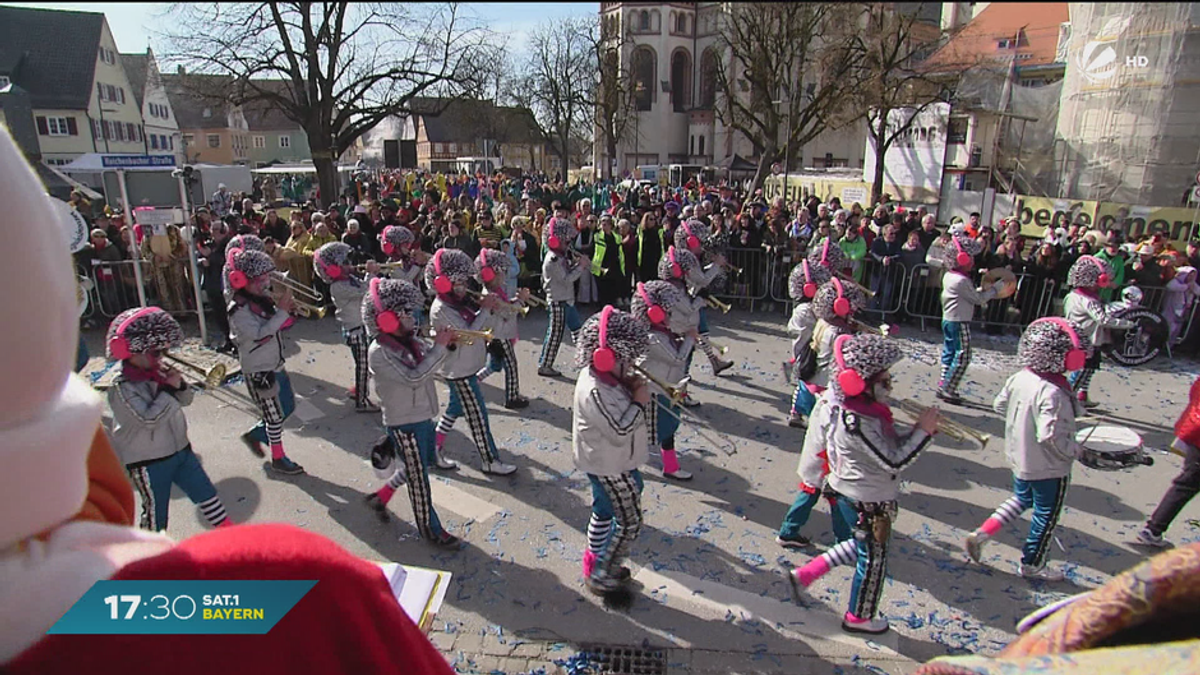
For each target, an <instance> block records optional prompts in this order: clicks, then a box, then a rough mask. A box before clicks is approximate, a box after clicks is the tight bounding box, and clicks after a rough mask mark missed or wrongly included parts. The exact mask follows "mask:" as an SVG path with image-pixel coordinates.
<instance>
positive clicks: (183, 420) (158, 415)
mask: <svg viewBox="0 0 1200 675" xmlns="http://www.w3.org/2000/svg"><path fill="white" fill-rule="evenodd" d="M191 402H192V389H191V387H189V386H188V385H187V383H186V382H184V385H183V389H181V390H178V391H174V392H172V391H171V390H170V389H169V388H166V387H163V386H162V385H160V384H159V383H157V382H153V381H145V382H131V381H129V380H125V379H120V378H118V379H117V381H116V383H115V384H113V386H111V387H109V389H108V406H109V408H111V409H112V414H113V432H112V446H113V450H116V452H117V456H118V457H120V458H121V463H122V464H125V465H126V466H128V465H130V464H137V463H138V462H148V461H150V460H153V459H162V458H164V457H170V456H171V455H173V454H175V453H177V452H179V451H180V450H182V449H184V448H186V447H187V446H188V443H189V442H190V441H188V433H187V417H186V416H185V415H184V414H183V406H185V405H188V404H190V403H191Z"/></svg>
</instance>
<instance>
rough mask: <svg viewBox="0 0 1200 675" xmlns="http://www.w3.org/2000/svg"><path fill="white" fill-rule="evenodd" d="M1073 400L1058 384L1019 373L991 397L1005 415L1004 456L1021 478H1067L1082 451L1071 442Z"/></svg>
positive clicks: (1073, 415) (1029, 372)
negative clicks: (993, 397) (994, 398)
mask: <svg viewBox="0 0 1200 675" xmlns="http://www.w3.org/2000/svg"><path fill="white" fill-rule="evenodd" d="M1077 405H1078V401H1076V399H1075V397H1074V396H1072V395H1071V392H1070V391H1069V390H1068V389H1066V388H1065V387H1064V386H1060V385H1058V384H1055V383H1054V382H1051V381H1050V380H1047V379H1046V378H1044V377H1042V376H1040V375H1038V374H1037V373H1035V372H1033V371H1031V370H1028V369H1024V370H1020V371H1018V372H1017V373H1015V374H1013V375H1012V377H1009V378H1008V381H1007V382H1005V383H1004V388H1003V389H1001V390H1000V393H999V394H997V395H996V400H995V401H994V402H993V403H992V408H993V409H994V410H995V411H996V412H998V413H1000V414H1002V415H1004V452H1005V454H1007V455H1008V463H1009V464H1010V465H1012V468H1013V474H1014V475H1016V477H1017V478H1020V479H1021V480H1044V479H1047V478H1062V477H1064V476H1069V475H1071V465H1072V463H1073V462H1074V461H1075V459H1076V458H1077V457H1079V455H1080V454H1081V453H1082V452H1083V446H1081V445H1079V444H1078V443H1076V442H1075V415H1076V413H1077V412H1082V411H1079V410H1078V409H1077V408H1076V406H1077Z"/></svg>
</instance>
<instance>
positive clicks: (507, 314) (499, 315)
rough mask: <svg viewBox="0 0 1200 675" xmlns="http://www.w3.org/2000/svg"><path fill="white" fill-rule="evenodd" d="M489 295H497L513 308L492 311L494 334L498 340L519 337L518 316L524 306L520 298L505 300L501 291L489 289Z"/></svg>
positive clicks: (498, 298)
mask: <svg viewBox="0 0 1200 675" xmlns="http://www.w3.org/2000/svg"><path fill="white" fill-rule="evenodd" d="M487 295H495V296H496V299H497V300H499V301H500V302H501V303H503V304H505V305H510V306H512V308H513V309H503V308H501V309H499V310H498V311H495V312H492V323H491V328H492V335H494V336H495V337H496V339H497V340H515V339H517V317H518V316H519V314H518V310H519V308H520V307H523V306H524V303H522V302H521V301H519V300H505V299H504V296H503V295H501V294H500V293H495V292H492V291H488V292H487Z"/></svg>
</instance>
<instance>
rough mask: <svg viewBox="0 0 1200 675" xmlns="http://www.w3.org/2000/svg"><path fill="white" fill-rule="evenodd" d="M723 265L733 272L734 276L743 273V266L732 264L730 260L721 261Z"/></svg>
mask: <svg viewBox="0 0 1200 675" xmlns="http://www.w3.org/2000/svg"><path fill="white" fill-rule="evenodd" d="M721 267H723V268H725V269H726V270H727V271H730V272H733V275H734V276H739V275H740V274H741V273H742V268H740V267H738V266H737V265H730V264H729V261H725V262H723V263H721Z"/></svg>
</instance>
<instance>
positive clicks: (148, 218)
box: [133, 208, 184, 225]
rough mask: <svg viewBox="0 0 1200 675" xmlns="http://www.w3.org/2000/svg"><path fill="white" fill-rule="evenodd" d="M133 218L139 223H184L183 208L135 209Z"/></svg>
mask: <svg viewBox="0 0 1200 675" xmlns="http://www.w3.org/2000/svg"><path fill="white" fill-rule="evenodd" d="M133 219H134V220H135V221H137V224H138V225H182V224H183V222H184V219H183V209H178V208H171V209H134V210H133Z"/></svg>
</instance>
